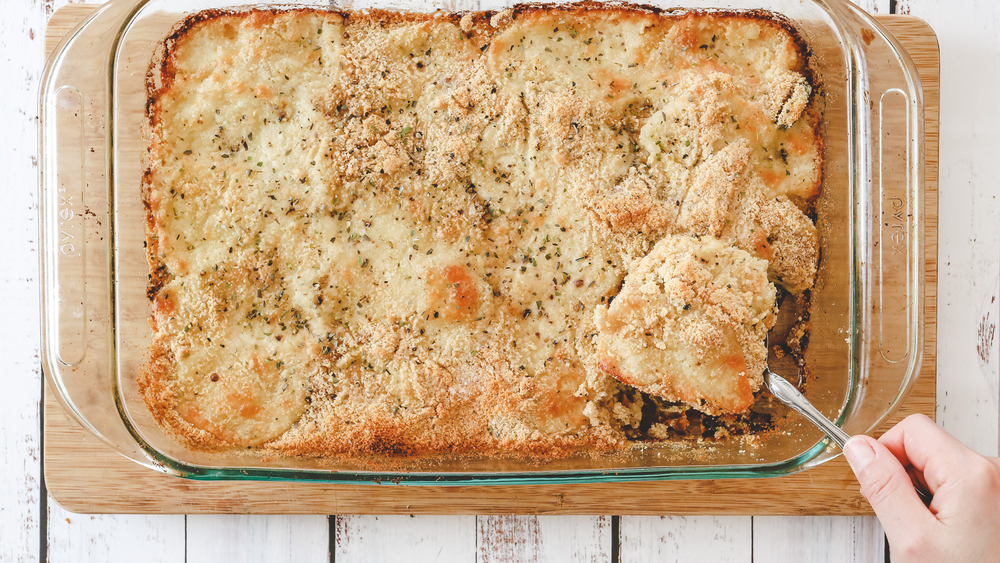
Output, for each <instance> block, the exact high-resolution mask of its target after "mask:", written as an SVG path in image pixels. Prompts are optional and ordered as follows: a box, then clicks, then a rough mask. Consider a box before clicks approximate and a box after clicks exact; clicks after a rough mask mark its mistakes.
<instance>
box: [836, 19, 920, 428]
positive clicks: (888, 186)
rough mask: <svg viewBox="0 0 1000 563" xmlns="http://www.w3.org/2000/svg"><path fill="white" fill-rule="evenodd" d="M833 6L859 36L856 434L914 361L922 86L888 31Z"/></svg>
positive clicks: (897, 394)
mask: <svg viewBox="0 0 1000 563" xmlns="http://www.w3.org/2000/svg"><path fill="white" fill-rule="evenodd" d="M839 5H841V6H842V7H844V9H845V10H847V11H848V12H849V17H847V18H845V21H847V22H848V23H847V25H849V26H852V29H850V30H849V31H850V33H851V34H853V35H854V36H855V37H860V38H861V39H862V41H858V42H855V44H854V45H853V46H852V48H851V49H852V51H851V62H852V64H853V65H856V66H857V67H860V68H858V69H855V70H856V71H855V72H852V73H851V74H852V76H853V77H854V78H852V81H853V84H852V90H853V92H852V95H853V103H852V107H853V111H854V112H855V113H856V116H855V120H854V122H855V123H859V124H861V126H860V127H861V129H862V131H861V132H860V133H859V144H858V145H856V148H855V150H856V151H857V152H858V155H857V156H858V158H857V159H856V162H857V163H858V166H856V168H855V169H854V170H852V174H853V177H852V184H853V186H854V194H855V198H856V199H857V201H858V202H859V204H860V205H857V206H856V209H858V210H860V213H858V214H857V215H856V216H855V221H857V222H858V223H859V224H858V225H857V230H856V232H857V233H861V234H859V235H858V238H857V239H856V241H857V244H858V248H857V250H856V252H857V254H856V256H857V267H858V271H859V272H861V273H862V274H861V276H859V277H860V278H861V279H860V295H861V298H862V305H861V311H859V313H860V316H859V317H860V318H859V323H858V326H859V327H860V330H864V331H865V332H866V333H867V334H868V335H869V337H868V338H865V339H863V340H864V342H862V344H860V346H861V347H862V349H861V350H860V352H857V353H856V357H858V356H859V355H860V360H861V362H860V364H858V365H857V367H858V369H859V376H860V378H861V379H868V382H867V384H866V385H864V386H863V387H862V389H861V391H860V392H861V393H863V394H864V395H865V397H864V400H863V401H860V400H859V401H854V407H853V408H854V409H855V412H853V413H849V416H848V417H847V418H848V419H849V422H848V423H847V424H845V426H848V428H847V430H848V431H850V432H852V433H863V432H869V431H871V430H873V429H875V427H877V426H878V425H879V424H881V422H882V421H883V420H884V419H885V418H886V417H887V416H888V415H889V414H890V413H891V412H893V411H894V410H895V408H896V406H897V405H898V404H899V403H900V402H901V401H902V399H903V398H904V397H905V396H906V394H907V392H908V391H909V389H910V387H911V386H912V384H913V382H914V381H915V380H916V378H917V376H918V375H919V372H920V365H921V362H922V360H923V345H922V341H923V323H922V322H921V320H920V319H921V315H922V308H923V305H924V295H923V279H924V266H925V258H924V217H923V215H924V112H923V85H922V84H921V81H920V78H919V75H918V72H917V68H916V65H915V64H914V63H913V60H912V59H911V58H910V56H909V54H908V53H907V52H906V50H905V49H903V47H902V46H901V45H900V44H899V42H898V41H897V40H896V38H895V37H893V36H892V34H891V33H889V32H888V31H887V30H886V29H885V28H884V27H882V25H881V24H879V22H878V21H877V20H875V19H873V18H872V17H870V16H868V15H867V14H865V13H864V12H863V11H862V10H860V9H859V8H857V7H856V6H854V5H853V4H850V3H848V2H843V3H840V4H839ZM915 23H917V22H915ZM918 25H919V24H918ZM861 136H865V137H866V138H864V139H860V137H861ZM865 272H869V273H868V274H865Z"/></svg>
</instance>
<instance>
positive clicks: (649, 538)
mask: <svg viewBox="0 0 1000 563" xmlns="http://www.w3.org/2000/svg"><path fill="white" fill-rule="evenodd" d="M620 526H621V534H620V537H621V544H620V547H619V554H620V560H621V561H623V562H626V563H628V562H632V561H660V562H662V563H669V562H671V561H677V562H686V561H712V562H715V563H736V562H743V561H749V560H750V556H749V554H750V551H751V547H752V545H753V529H752V520H751V517H749V516H689V517H680V516H664V517H658V516H622V517H621V524H620ZM765 561H766V559H765Z"/></svg>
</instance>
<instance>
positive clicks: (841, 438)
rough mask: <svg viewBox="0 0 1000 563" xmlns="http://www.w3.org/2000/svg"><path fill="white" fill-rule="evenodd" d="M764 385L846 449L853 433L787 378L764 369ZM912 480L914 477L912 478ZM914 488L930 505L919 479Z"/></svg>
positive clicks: (925, 503)
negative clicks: (820, 409)
mask: <svg viewBox="0 0 1000 563" xmlns="http://www.w3.org/2000/svg"><path fill="white" fill-rule="evenodd" d="M764 386H765V387H767V390H768V391H770V392H771V394H772V395H774V396H775V397H777V398H778V400H779V401H781V402H782V403H785V404H786V405H788V406H789V407H791V408H792V409H793V410H795V411H796V412H798V413H799V414H801V415H802V416H804V417H806V418H807V419H808V420H809V422H812V423H813V424H815V425H816V426H817V427H818V428H819V429H820V430H822V431H823V432H825V433H826V435H827V436H829V437H830V439H831V440H833V441H834V442H836V443H837V445H838V446H840V449H841V450H843V449H844V445H845V444H847V440H849V439H850V438H851V435H850V434H848V433H847V432H844V430H843V429H842V428H841V427H839V426H837V425H836V424H834V423H833V422H831V421H830V419H828V418H827V417H825V416H823V413H821V412H819V409H817V408H816V407H814V406H813V404H812V403H810V402H809V399H806V398H805V396H804V395H803V394H802V393H800V392H799V390H798V389H796V388H795V386H794V385H792V384H791V383H790V382H789V381H788V380H787V379H785V378H784V377H781V376H780V375H778V374H776V373H774V372H772V371H771V370H770V368H768V369H765V370H764ZM911 480H912V478H911ZM913 489H914V490H915V491H917V496H919V497H920V500H922V501H923V502H924V505H926V506H930V504H931V498H932V495H931V494H930V493H929V492H928V491H927V490H926V489H925V488H924V487H923V485H922V484H920V483H919V482H918V481H915V480H914V481H913Z"/></svg>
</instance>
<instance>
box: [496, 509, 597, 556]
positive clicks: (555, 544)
mask: <svg viewBox="0 0 1000 563" xmlns="http://www.w3.org/2000/svg"><path fill="white" fill-rule="evenodd" d="M477 524H478V526H477V527H478V558H477V561H478V562H479V563H493V562H497V563H500V562H504V563H506V562H514V561H539V562H545V561H579V562H584V561H593V562H598V561H600V562H607V561H610V560H611V517H610V516H480V517H479V518H478V522H477Z"/></svg>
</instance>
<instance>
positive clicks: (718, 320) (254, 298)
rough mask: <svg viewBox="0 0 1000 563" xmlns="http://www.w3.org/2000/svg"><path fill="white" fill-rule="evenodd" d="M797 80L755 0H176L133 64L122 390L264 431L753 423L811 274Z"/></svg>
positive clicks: (438, 448)
mask: <svg viewBox="0 0 1000 563" xmlns="http://www.w3.org/2000/svg"><path fill="white" fill-rule="evenodd" d="M810 80H811V79H810V73H809V70H808V68H807V56H806V48H805V46H804V45H803V44H802V43H801V41H800V40H799V39H798V37H797V35H796V34H795V32H794V30H793V29H792V28H791V27H790V26H788V25H787V24H786V23H784V22H783V21H781V20H780V19H778V18H776V17H775V16H772V15H769V14H767V13H758V12H754V13H743V14H723V13H711V14H709V13H684V14H667V13H662V14H661V13H655V12H653V11H650V10H646V9H640V8H630V7H624V6H604V5H600V4H593V3H588V4H577V5H568V6H553V7H539V6H525V7H517V8H514V9H512V10H507V11H504V12H500V13H490V12H480V13H465V14H447V13H435V14H411V13H405V14H404V13H393V12H382V11H370V12H343V11H324V10H311V9H302V10H247V11H239V12H224V11H209V12H203V13H199V14H196V15H194V16H191V17H189V18H188V19H187V20H185V21H184V22H182V23H181V24H179V25H178V26H177V27H176V28H175V30H174V32H173V33H172V35H171V36H170V37H168V38H167V39H166V40H165V41H164V43H163V50H162V53H161V56H160V57H159V58H157V59H156V60H155V61H154V63H153V64H152V66H151V70H150V75H149V79H148V96H149V99H148V105H147V109H148V131H147V135H146V138H147V139H148V150H147V155H146V157H147V162H146V165H147V171H146V174H145V177H144V185H143V195H144V201H145V203H146V206H147V209H148V225H147V233H148V237H147V254H148V258H149V263H150V269H151V274H150V283H149V291H148V295H149V298H150V300H151V303H152V316H151V321H150V322H151V326H152V328H153V335H154V336H153V340H152V343H151V346H150V355H149V362H148V366H147V368H146V369H145V370H144V371H143V373H142V374H140V375H139V386H140V390H141V392H142V394H143V396H144V397H145V400H146V403H147V405H148V407H149V408H150V410H151V412H152V413H153V415H154V417H155V418H156V419H157V420H158V421H159V422H160V423H161V424H162V425H163V426H164V427H165V428H166V429H167V430H168V431H169V432H170V433H172V434H173V435H175V436H176V437H177V438H178V439H180V440H181V441H183V442H185V443H187V444H190V445H193V446H196V447H201V448H209V449H217V448H237V447H238V448H244V449H245V448H248V447H249V448H255V449H257V450H259V451H265V452H271V453H283V454H310V455H313V454H358V453H366V454H367V453H374V454H389V455H406V454H422V453H441V452H449V453H463V452H486V453H496V452H520V453H526V454H532V455H540V456H550V455H560V454H564V453H566V452H569V451H573V450H576V449H578V448H581V447H586V448H588V449H590V450H592V451H607V450H614V449H620V448H624V447H628V446H629V445H630V444H634V443H637V442H643V441H648V440H658V439H674V438H685V437H692V438H698V439H702V438H719V437H723V436H726V435H732V434H741V433H743V434H746V433H751V432H753V431H754V430H756V429H759V428H760V427H761V425H762V424H763V423H762V421H761V420H759V417H758V415H755V414H754V413H753V412H752V409H751V408H750V407H751V405H752V403H753V402H754V393H755V392H756V391H757V390H758V389H759V387H760V384H761V373H760V372H761V369H762V366H763V361H764V359H765V357H766V350H765V338H766V335H767V331H768V329H769V328H770V327H771V326H772V325H773V324H774V317H775V311H776V308H777V303H778V300H779V296H790V297H791V298H795V299H799V298H800V297H797V296H802V295H803V294H804V293H805V294H808V290H809V289H810V287H811V286H812V284H813V281H814V279H815V275H816V269H817V263H818V254H819V251H818V241H817V234H816V229H815V227H814V225H813V222H812V220H811V219H810V217H809V215H808V212H809V210H810V205H811V202H812V200H813V199H814V198H815V196H816V194H817V193H818V190H819V186H820V170H821V166H820V164H821V158H822V150H821V140H820V137H819V135H818V125H817V122H818V118H817V115H818V111H817V109H816V108H815V105H816V103H815V102H814V101H813V98H814V96H813V94H812V91H813V87H812V85H811V82H810ZM801 299H805V298H801ZM755 417H757V418H755ZM763 422H766V421H763Z"/></svg>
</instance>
